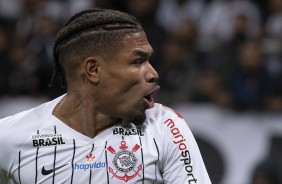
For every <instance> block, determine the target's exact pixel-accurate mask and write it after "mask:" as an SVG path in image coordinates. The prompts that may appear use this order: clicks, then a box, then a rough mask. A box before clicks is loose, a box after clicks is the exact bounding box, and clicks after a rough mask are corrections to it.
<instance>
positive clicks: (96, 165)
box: [73, 153, 106, 171]
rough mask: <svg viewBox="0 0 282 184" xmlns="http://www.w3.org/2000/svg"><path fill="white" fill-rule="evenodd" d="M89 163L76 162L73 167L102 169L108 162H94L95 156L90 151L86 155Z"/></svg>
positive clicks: (84, 169) (75, 168) (78, 168)
mask: <svg viewBox="0 0 282 184" xmlns="http://www.w3.org/2000/svg"><path fill="white" fill-rule="evenodd" d="M85 158H86V161H87V162H88V163H87V164H85V163H83V164H82V163H74V164H73V168H74V170H83V171H86V170H90V169H100V168H104V167H106V162H101V161H99V162H98V161H96V162H94V159H95V156H94V155H92V153H89V154H88V155H86V156H85Z"/></svg>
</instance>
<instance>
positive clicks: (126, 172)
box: [107, 141, 142, 183]
mask: <svg viewBox="0 0 282 184" xmlns="http://www.w3.org/2000/svg"><path fill="white" fill-rule="evenodd" d="M139 149H140V145H138V144H135V146H134V147H133V148H132V149H130V150H128V146H127V145H126V142H125V141H121V143H120V146H119V151H116V150H115V149H114V148H113V147H112V146H109V147H107V151H108V152H110V153H111V154H113V155H114V157H113V160H112V163H113V165H114V168H112V167H110V166H109V167H108V170H109V172H110V173H111V174H112V178H117V179H118V180H123V181H125V182H126V183H127V182H128V181H129V180H131V179H133V178H135V177H137V176H139V177H140V174H139V173H140V171H141V170H142V164H139V165H138V166H137V162H138V159H137V158H136V156H135V154H134V153H135V152H136V151H138V150H139ZM136 166H137V168H136Z"/></svg>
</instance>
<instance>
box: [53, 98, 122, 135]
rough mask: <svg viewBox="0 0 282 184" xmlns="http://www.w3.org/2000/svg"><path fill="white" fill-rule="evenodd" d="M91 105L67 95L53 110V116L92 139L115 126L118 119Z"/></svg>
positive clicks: (84, 100) (89, 102) (89, 101)
mask: <svg viewBox="0 0 282 184" xmlns="http://www.w3.org/2000/svg"><path fill="white" fill-rule="evenodd" d="M92 103H93V102H91V100H89V99H88V98H81V97H79V96H77V95H76V96H75V95H69V94H67V95H66V96H65V97H64V98H63V99H62V100H61V101H60V102H59V103H58V104H57V106H56V107H55V108H54V110H53V115H54V116H56V117H57V118H58V119H60V120H61V121H62V122H63V123H65V124H66V125H68V126H69V127H71V128H72V129H74V130H76V131H78V132H80V133H82V134H84V135H85V136H88V137H90V138H94V137H95V136H97V135H98V134H99V133H101V132H103V131H104V130H106V129H107V128H109V127H111V126H113V125H115V124H116V123H117V121H118V119H114V118H110V117H108V116H106V115H105V114H103V113H101V112H99V109H97V108H95V106H94V104H92Z"/></svg>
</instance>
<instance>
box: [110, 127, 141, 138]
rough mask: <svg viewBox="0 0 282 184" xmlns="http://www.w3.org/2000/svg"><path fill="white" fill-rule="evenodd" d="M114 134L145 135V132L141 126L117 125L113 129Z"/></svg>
mask: <svg viewBox="0 0 282 184" xmlns="http://www.w3.org/2000/svg"><path fill="white" fill-rule="evenodd" d="M113 134H114V135H115V134H120V135H128V136H129V135H139V136H144V133H143V132H142V131H141V129H139V128H123V127H116V128H115V129H114V130H113Z"/></svg>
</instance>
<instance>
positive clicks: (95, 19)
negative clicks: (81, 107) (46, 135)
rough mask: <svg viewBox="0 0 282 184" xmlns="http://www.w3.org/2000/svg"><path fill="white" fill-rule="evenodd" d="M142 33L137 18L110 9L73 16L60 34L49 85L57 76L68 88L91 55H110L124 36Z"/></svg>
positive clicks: (54, 48) (56, 42)
mask: <svg viewBox="0 0 282 184" xmlns="http://www.w3.org/2000/svg"><path fill="white" fill-rule="evenodd" d="M138 31H143V28H142V26H141V25H140V23H139V22H138V21H137V20H136V19H135V17H133V16H131V15H129V14H126V13H124V12H120V11H117V10H109V9H99V8H95V9H89V10H84V11H81V12H79V13H77V14H75V15H74V16H72V17H71V18H70V19H69V20H68V21H67V22H66V23H65V25H64V27H63V28H62V29H61V30H60V31H59V33H58V34H57V37H56V39H55V44H54V47H53V56H54V62H55V65H54V70H53V75H52V79H51V82H50V86H52V85H53V83H54V80H55V78H56V77H58V78H59V80H60V82H61V87H66V76H67V75H71V74H72V73H73V72H72V71H73V70H72V69H75V68H76V67H77V66H78V65H79V64H80V62H79V61H81V60H83V59H85V58H86V57H88V56H90V55H91V54H92V55H93V54H101V55H103V56H109V55H110V53H109V51H110V52H111V53H113V52H114V51H115V49H117V48H118V46H119V44H116V42H117V41H119V39H120V38H122V37H123V36H124V35H125V34H127V33H131V32H138Z"/></svg>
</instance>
